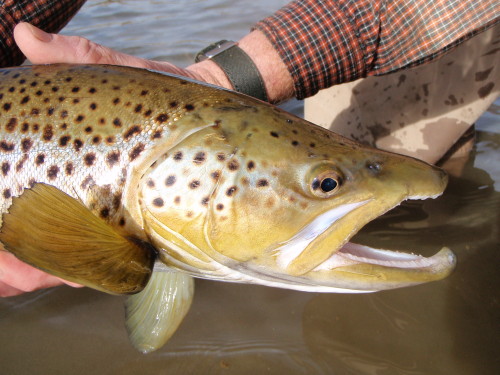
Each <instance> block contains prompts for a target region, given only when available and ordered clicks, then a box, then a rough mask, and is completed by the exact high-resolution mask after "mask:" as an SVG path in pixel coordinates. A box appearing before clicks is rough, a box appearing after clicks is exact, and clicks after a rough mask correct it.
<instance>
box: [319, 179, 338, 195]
mask: <svg viewBox="0 0 500 375" xmlns="http://www.w3.org/2000/svg"><path fill="white" fill-rule="evenodd" d="M337 185H338V183H337V181H335V180H334V179H333V178H330V177H327V178H325V179H324V180H323V181H321V185H320V187H321V190H322V191H324V192H325V193H329V192H330V191H332V190H333V189H335V188H336V187H337Z"/></svg>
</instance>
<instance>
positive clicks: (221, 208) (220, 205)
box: [216, 203, 224, 211]
mask: <svg viewBox="0 0 500 375" xmlns="http://www.w3.org/2000/svg"><path fill="white" fill-rule="evenodd" d="M216 208H217V210H218V211H222V210H223V209H224V205H223V204H222V203H219V204H218V205H217V206H216Z"/></svg>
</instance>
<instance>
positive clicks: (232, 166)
mask: <svg viewBox="0 0 500 375" xmlns="http://www.w3.org/2000/svg"><path fill="white" fill-rule="evenodd" d="M227 167H228V168H229V170H230V171H236V170H238V168H239V167H240V163H238V161H237V160H236V159H231V160H230V161H229V163H227Z"/></svg>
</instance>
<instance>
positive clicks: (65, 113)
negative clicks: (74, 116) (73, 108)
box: [61, 110, 68, 119]
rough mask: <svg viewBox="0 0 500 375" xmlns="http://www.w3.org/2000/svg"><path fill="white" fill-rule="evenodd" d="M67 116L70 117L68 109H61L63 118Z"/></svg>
mask: <svg viewBox="0 0 500 375" xmlns="http://www.w3.org/2000/svg"><path fill="white" fill-rule="evenodd" d="M66 117H68V111H66V110H62V111H61V118H62V119H64V118H66Z"/></svg>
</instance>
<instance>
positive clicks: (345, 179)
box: [0, 65, 455, 351]
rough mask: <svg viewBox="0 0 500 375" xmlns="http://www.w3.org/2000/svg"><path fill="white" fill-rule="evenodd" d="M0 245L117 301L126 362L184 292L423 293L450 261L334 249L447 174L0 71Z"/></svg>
mask: <svg viewBox="0 0 500 375" xmlns="http://www.w3.org/2000/svg"><path fill="white" fill-rule="evenodd" d="M0 113H1V123H0V164H1V172H0V173H1V174H2V179H1V181H0V197H1V198H0V199H1V200H0V202H1V204H0V207H1V213H2V215H3V216H2V220H1V221H0V224H1V231H0V241H1V243H3V245H4V247H5V249H6V250H8V251H10V252H12V253H13V254H14V255H16V256H17V257H18V258H19V259H21V260H23V261H25V262H27V263H29V264H31V265H33V266H35V267H38V268H40V269H42V270H45V271H47V272H49V273H51V274H54V275H56V276H59V277H62V278H64V279H66V280H69V281H74V282H77V283H80V284H83V285H87V286H89V287H92V288H95V289H98V290H102V291H106V292H108V293H113V294H133V293H137V292H140V293H138V294H135V295H134V296H131V297H129V299H128V302H127V326H128V329H129V333H130V335H131V338H132V342H133V344H134V345H135V346H136V347H137V348H138V349H140V350H142V351H150V350H154V349H156V348H158V347H159V346H161V345H162V344H163V343H164V342H165V341H166V340H167V339H168V338H169V337H170V335H171V334H173V332H174V331H175V329H176V328H177V326H178V325H179V324H180V322H181V321H182V318H183V317H184V315H185V314H186V313H187V311H188V309H189V306H190V303H191V299H192V294H193V282H192V277H193V276H194V277H201V278H207V279H217V280H222V281H232V282H243V283H255V284H262V285H268V286H275V287H282V288H289V289H297V290H303V291H316V292H368V291H376V290H382V289H391V288H397V287H402V286H408V285H414V284H419V283H423V282H427V281H433V280H438V279H441V278H443V277H445V276H446V275H448V274H449V273H450V272H451V270H452V268H453V266H454V264H455V258H454V256H453V254H452V253H451V251H450V250H448V249H446V248H444V249H442V250H441V251H440V252H438V253H437V254H436V255H434V256H432V257H429V258H425V257H422V256H418V255H413V254H406V253H400V252H393V251H387V250H377V249H372V248H369V247H366V246H359V245H355V244H352V243H349V242H348V241H349V239H350V238H351V237H352V236H353V235H354V234H355V233H356V232H357V231H358V230H359V229H360V228H361V227H363V225H365V224H366V223H367V222H369V221H371V220H373V219H374V218H376V217H378V216H380V215H381V214H383V213H384V212H386V211H387V210H389V209H391V208H393V207H395V206H396V205H398V204H399V203H400V202H401V201H403V200H405V199H424V198H428V197H435V196H438V195H440V194H441V193H442V192H443V190H444V188H445V185H446V182H447V178H446V175H445V174H444V173H443V172H442V171H441V170H440V169H438V168H435V167H433V166H430V165H428V164H425V163H423V162H420V161H417V160H415V159H411V158H408V157H403V156H400V155H396V154H391V153H387V152H383V151H379V150H375V149H371V148H367V147H365V146H362V145H360V144H358V143H356V142H353V141H351V140H348V139H346V138H343V137H341V136H339V135H337V134H334V133H332V132H329V131H327V130H325V129H323V128H320V127H318V126H315V125H313V124H310V123H308V122H306V121H304V120H302V119H300V118H297V117H295V116H293V115H290V114H288V113H285V112H283V111H282V110H280V109H278V108H275V107H273V106H271V105H268V104H266V103H263V102H260V101H257V100H255V99H252V98H250V97H247V96H244V95H241V94H238V93H234V92H230V91H227V90H222V89H218V88H215V87H212V86H209V85H205V84H200V83H196V82H192V81H189V80H187V79H184V78H180V77H174V76H169V75H165V74H160V73H155V72H151V71H146V70H141V69H136V68H129V67H117V66H103V65H87V66H85V65H81V66H79V65H47V66H26V67H20V68H11V69H2V70H0Z"/></svg>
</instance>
